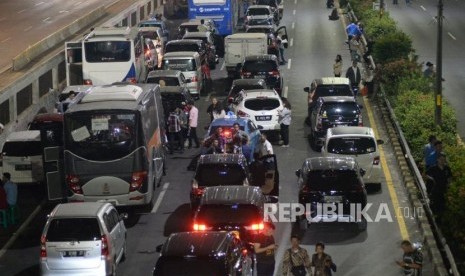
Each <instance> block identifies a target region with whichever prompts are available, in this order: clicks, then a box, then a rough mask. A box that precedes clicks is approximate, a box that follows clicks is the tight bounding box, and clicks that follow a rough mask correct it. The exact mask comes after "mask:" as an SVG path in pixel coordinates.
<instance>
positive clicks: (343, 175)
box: [307, 170, 361, 191]
mask: <svg viewBox="0 0 465 276" xmlns="http://www.w3.org/2000/svg"><path fill="white" fill-rule="evenodd" d="M307 185H308V186H309V187H310V189H311V190H312V191H328V190H331V191H346V190H352V189H354V188H356V187H359V186H360V185H361V183H360V182H359V181H358V176H357V173H356V172H355V171H353V170H314V171H310V172H308V174H307Z"/></svg>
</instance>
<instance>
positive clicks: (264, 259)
mask: <svg viewBox="0 0 465 276" xmlns="http://www.w3.org/2000/svg"><path fill="white" fill-rule="evenodd" d="M274 229H275V227H274V225H273V223H271V222H265V229H264V230H263V232H261V233H259V234H257V235H256V236H255V237H254V242H253V247H254V250H255V254H256V256H257V276H273V274H274V267H275V252H276V249H278V245H277V244H275V241H274V237H273V231H274Z"/></svg>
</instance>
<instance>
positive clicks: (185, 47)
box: [165, 43, 200, 53]
mask: <svg viewBox="0 0 465 276" xmlns="http://www.w3.org/2000/svg"><path fill="white" fill-rule="evenodd" d="M199 51H200V48H199V45H198V44H197V43H189V44H187V43H179V44H178V43H168V44H167V45H166V49H165V53H170V52H199Z"/></svg>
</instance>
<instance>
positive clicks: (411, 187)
mask: <svg viewBox="0 0 465 276" xmlns="http://www.w3.org/2000/svg"><path fill="white" fill-rule="evenodd" d="M372 103H373V104H374V105H376V106H377V107H378V108H379V110H380V111H381V118H382V121H383V122H384V125H385V126H386V129H387V134H388V136H389V140H390V141H391V143H392V146H393V148H394V153H395V157H396V160H397V165H398V166H399V168H400V174H401V177H402V180H403V181H402V182H403V184H404V186H405V188H406V190H407V194H408V198H409V201H410V203H411V205H412V206H413V207H415V208H416V209H418V208H420V209H422V208H423V203H422V202H421V201H420V199H419V198H418V193H419V192H420V191H419V190H418V187H417V186H416V184H415V180H414V178H413V175H412V173H411V171H410V168H409V166H408V164H407V161H406V160H405V155H404V152H403V150H402V148H401V146H400V141H399V138H398V137H397V134H396V132H395V131H394V127H393V126H392V122H391V117H390V115H389V112H388V110H387V108H386V107H385V106H384V105H383V103H382V101H380V100H379V98H378V100H377V101H376V102H372ZM416 221H417V224H418V226H419V228H420V233H421V235H422V236H423V244H424V251H425V252H427V253H428V256H429V257H430V258H431V264H432V266H433V271H434V275H439V276H447V275H449V273H448V272H447V269H446V267H445V265H444V262H443V258H442V255H441V252H440V251H439V248H438V246H437V243H436V239H435V238H434V234H433V231H432V229H431V226H430V224H429V221H428V219H427V218H426V216H423V215H422V216H418V217H417V219H416Z"/></svg>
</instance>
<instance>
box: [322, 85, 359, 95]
mask: <svg viewBox="0 0 465 276" xmlns="http://www.w3.org/2000/svg"><path fill="white" fill-rule="evenodd" d="M315 95H316V96H317V97H327V96H353V95H354V94H353V93H352V90H351V89H350V87H349V86H348V85H318V86H317V87H316V91H315Z"/></svg>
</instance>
